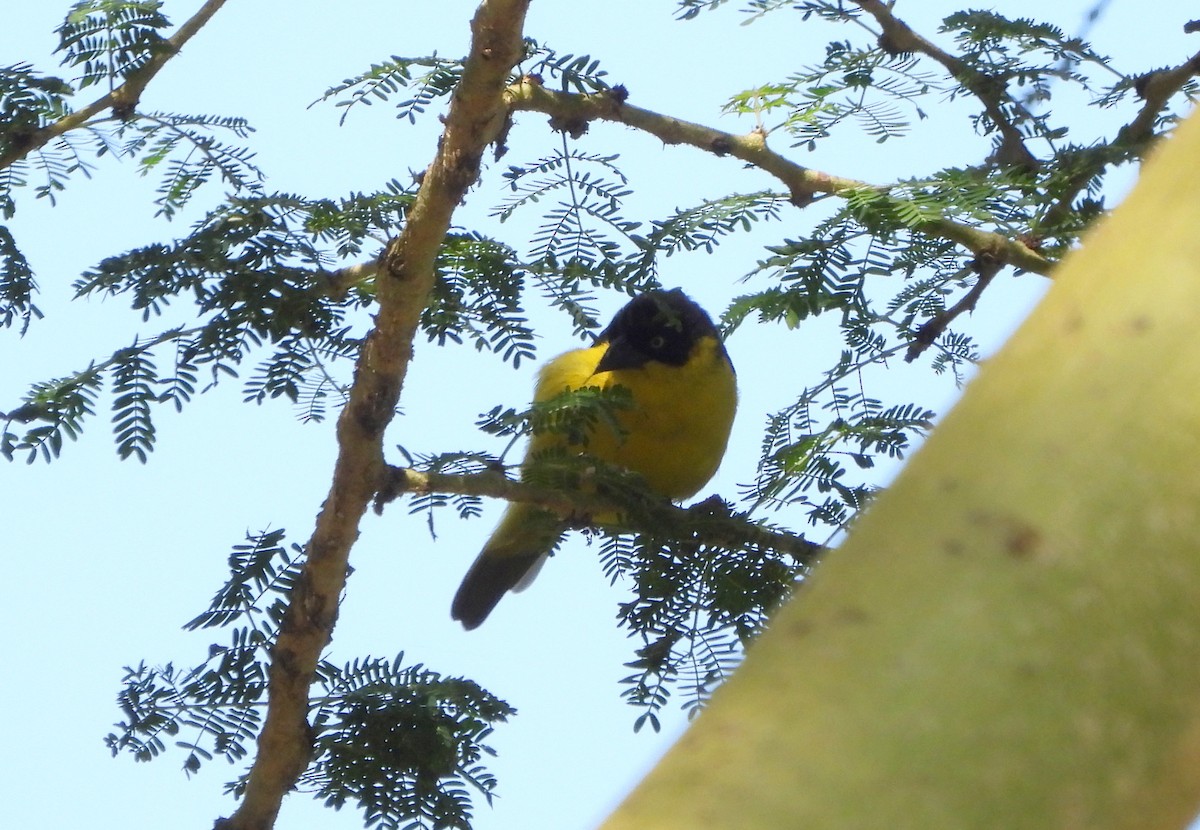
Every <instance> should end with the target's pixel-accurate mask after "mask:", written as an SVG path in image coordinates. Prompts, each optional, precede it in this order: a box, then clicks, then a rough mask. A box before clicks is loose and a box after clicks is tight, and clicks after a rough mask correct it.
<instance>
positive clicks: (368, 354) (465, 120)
mask: <svg viewBox="0 0 1200 830" xmlns="http://www.w3.org/2000/svg"><path fill="white" fill-rule="evenodd" d="M528 2H529V0H484V2H483V3H482V4H481V5H480V6H479V10H478V11H477V12H476V15H475V17H474V19H473V20H472V22H471V31H472V38H471V52H470V55H469V56H468V58H467V61H466V64H465V66H464V69H463V76H462V79H461V81H460V82H459V85H458V88H457V89H456V90H455V92H454V95H453V97H452V99H451V103H450V110H449V113H448V114H447V116H446V122H445V130H444V131H443V134H442V138H441V141H440V143H439V145H438V151H437V154H436V156H435V158H434V160H433V163H432V164H431V165H430V166H429V168H428V170H427V171H426V173H425V176H424V179H423V181H422V184H421V188H420V190H419V191H418V193H417V197H416V200H415V201H414V203H413V205H412V208H411V209H410V211H409V213H408V219H407V222H406V224H405V227H404V230H403V232H402V233H401V235H400V236H399V237H397V238H395V239H393V240H392V241H391V242H390V243H389V244H388V246H387V249H386V250H385V252H384V254H383V258H382V261H381V265H382V267H381V268H380V272H379V275H378V278H377V289H378V295H377V296H378V300H379V310H378V313H377V315H376V317H375V325H374V327H373V328H372V330H371V331H370V332H369V334H368V335H367V338H366V341H365V343H364V344H363V348H362V351H361V352H360V353H359V358H358V362H357V365H356V367H355V375H354V383H353V385H352V386H351V389H350V397H349V400H348V401H347V403H346V406H345V408H344V409H343V410H342V413H341V415H340V417H339V418H338V424H337V439H338V458H337V461H336V463H335V466H334V472H333V482H332V484H331V487H330V491H329V495H328V497H327V498H326V499H325V503H324V505H323V507H322V509H321V512H320V514H319V515H318V516H317V524H316V528H315V529H314V531H313V535H312V538H311V539H310V540H309V543H308V546H307V551H306V553H307V556H306V559H305V563H304V566H303V568H302V569H301V572H300V574H299V575H298V577H297V579H296V583H295V585H294V587H293V588H292V592H291V596H290V599H289V603H288V608H287V612H286V615H285V617H284V620H283V624H282V625H281V627H280V633H279V638H278V640H277V641H276V643H275V646H274V649H273V650H272V660H271V667H270V681H269V687H268V688H269V691H268V707H267V716H266V720H265V721H264V723H263V727H262V732H261V733H260V734H259V739H258V754H257V756H256V757H255V760H254V765H253V766H252V767H251V770H250V775H249V778H248V780H247V785H246V791H245V794H244V796H243V801H242V804H241V806H240V807H239V808H238V810H237V812H236V813H234V814H233V816H232V817H230V818H229V819H227V820H221V821H219V822H218V827H220V828H227V830H268V828H270V827H271V826H272V825H273V823H274V821H275V817H276V815H277V814H278V812H279V806H280V802H281V801H282V799H283V796H284V795H285V794H286V793H287V792H288V791H289V790H290V789H291V788H292V787H293V786H294V784H295V782H296V779H297V778H298V777H299V776H300V774H301V773H303V771H304V769H305V768H306V767H307V765H308V763H309V760H310V752H311V747H312V736H311V733H310V728H309V724H308V720H307V715H308V709H309V689H310V686H311V684H312V679H313V674H314V671H315V670H316V666H317V662H318V660H319V659H320V656H321V652H322V651H323V650H324V648H325V646H326V645H327V644H328V643H329V640H330V637H331V636H332V632H333V626H334V623H335V622H336V619H337V609H338V601H339V598H340V596H341V593H342V589H343V588H344V587H345V583H346V571H347V567H348V562H349V554H350V547H351V545H352V544H353V543H354V541H355V540H356V539H357V537H358V525H359V521H360V520H361V518H362V515H363V514H364V513H365V512H366V509H367V506H368V504H369V503H370V501H371V499H372V497H373V496H374V495H375V492H376V490H377V489H378V487H379V485H380V483H381V482H382V480H383V478H384V475H385V472H386V470H385V466H384V462H383V434H384V430H385V429H386V428H387V426H388V424H389V423H390V422H391V420H392V417H393V415H394V414H395V409H396V405H397V403H398V401H399V399H400V391H401V388H402V386H403V383H404V378H405V374H406V370H407V367H408V362H409V360H410V359H411V357H412V342H413V337H414V335H415V332H416V329H417V323H418V320H419V317H420V313H421V310H422V309H423V308H424V306H425V303H426V301H427V298H428V296H429V292H430V290H431V289H432V286H433V274H434V272H433V266H434V259H435V256H436V254H437V250H438V247H439V246H440V245H441V243H442V241H443V239H444V238H445V235H446V231H447V229H448V228H449V224H450V217H451V215H452V214H453V211H454V209H455V208H456V207H457V206H458V204H459V203H460V202H461V200H462V198H463V196H464V195H465V194H466V191H467V188H468V187H469V186H470V185H471V184H472V183H473V182H474V181H475V178H476V176H477V175H478V171H479V165H480V160H481V158H482V155H483V151H484V149H485V148H486V147H487V145H488V144H490V143H491V142H492V141H494V140H495V139H496V137H497V136H498V135H499V133H500V131H501V128H502V126H503V124H504V119H505V115H506V108H505V106H504V101H503V92H504V87H505V84H506V83H507V80H508V76H509V72H510V70H511V69H512V67H513V66H514V65H515V64H516V62H517V61H518V60H519V59H520V57H521V54H522V50H523V44H522V27H523V25H524V20H525V11H526V8H527V7H528Z"/></svg>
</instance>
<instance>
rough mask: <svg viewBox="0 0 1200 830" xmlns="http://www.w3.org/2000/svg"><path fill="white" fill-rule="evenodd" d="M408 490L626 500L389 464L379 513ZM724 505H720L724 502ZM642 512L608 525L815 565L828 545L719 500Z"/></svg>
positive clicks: (520, 498)
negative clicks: (764, 522)
mask: <svg viewBox="0 0 1200 830" xmlns="http://www.w3.org/2000/svg"><path fill="white" fill-rule="evenodd" d="M405 493H457V494H459V495H464V496H486V497H488V498H497V499H506V500H508V501H517V502H527V503H530V504H537V505H540V506H542V507H546V508H549V509H551V510H554V511H555V512H557V513H560V514H562V515H564V516H570V515H576V516H578V515H584V516H592V515H598V514H606V513H612V512H613V511H614V510H618V511H619V510H621V509H622V508H624V507H625V506H627V505H626V502H624V501H622V502H618V501H617V500H614V499H612V498H608V497H605V496H604V495H603V494H601V493H597V492H594V491H592V490H590V489H589V488H586V487H583V488H580V489H578V490H565V489H561V488H550V487H538V486H536V485H532V484H527V483H525V482H522V481H515V480H513V479H511V478H508V477H507V476H506V475H504V473H503V472H501V471H499V470H492V471H487V472H482V473H472V474H467V475H455V474H451V473H439V472H422V471H420V470H414V469H412V468H410V467H391V466H389V467H388V468H387V472H386V473H385V476H384V484H383V486H382V487H380V489H379V493H378V494H377V496H376V498H375V511H376V512H377V513H380V512H382V511H383V506H384V505H385V504H387V503H388V502H391V501H393V500H394V499H396V498H397V497H399V496H401V495H403V494H405ZM718 503H719V504H718ZM636 513H637V514H639V515H637V516H636V517H635V516H630V515H629V514H628V513H626V514H625V516H626V517H625V518H624V520H623V522H622V524H621V525H620V527H619V528H618V527H613V526H610V525H605V527H608V528H611V529H614V530H622V531H625V530H628V531H630V532H634V533H646V534H651V535H656V536H662V535H663V533H664V528H672V532H671V533H670V535H671V536H672V538H676V539H684V540H690V541H693V542H700V543H704V544H711V545H716V546H720V547H723V548H745V547H758V548H766V549H770V550H777V551H780V552H782V553H786V554H789V555H790V556H791V557H792V558H793V559H795V560H796V562H797V563H798V564H801V565H810V564H812V563H813V562H814V561H815V560H816V559H817V558H818V557H819V556H820V555H821V554H822V553H824V551H825V548H823V547H822V546H821V545H818V544H816V543H815V542H810V541H808V540H807V539H805V538H804V537H803V536H797V535H795V534H792V533H784V532H781V531H778V530H772V529H770V528H767V527H763V526H762V525H759V524H757V523H755V522H752V521H750V520H749V519H746V518H743V517H741V516H735V515H732V514H730V513H729V511H728V508H727V507H726V506H725V504H724V502H721V501H720V500H719V499H716V498H712V499H705V500H704V501H702V502H699V503H697V504H694V505H692V506H691V507H686V508H685V507H679V506H677V505H675V504H672V503H671V502H669V501H666V500H664V499H654V498H650V497H649V496H648V497H647V498H645V499H643V500H641V502H640V503H639V505H638V510H637V511H636Z"/></svg>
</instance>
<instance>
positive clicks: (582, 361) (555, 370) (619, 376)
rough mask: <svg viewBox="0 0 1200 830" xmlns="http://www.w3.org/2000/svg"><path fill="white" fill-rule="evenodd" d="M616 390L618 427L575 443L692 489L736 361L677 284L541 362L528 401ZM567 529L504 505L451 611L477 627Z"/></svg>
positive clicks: (704, 465)
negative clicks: (622, 405)
mask: <svg viewBox="0 0 1200 830" xmlns="http://www.w3.org/2000/svg"><path fill="white" fill-rule="evenodd" d="M613 386H621V387H624V388H625V389H627V390H628V391H629V393H630V396H631V397H632V407H631V408H630V409H625V410H621V411H619V412H618V413H617V420H618V422H619V423H620V426H621V430H620V432H619V433H618V431H616V430H613V429H612V427H611V426H608V425H604V424H601V425H598V426H596V427H595V428H594V429H593V431H592V432H591V433H590V434H589V435H588V442H587V445H586V447H581V449H582V450H584V451H586V453H587V454H588V455H590V456H592V457H594V458H598V459H600V460H602V461H605V462H608V463H610V464H614V465H616V466H619V467H623V468H625V469H627V470H632V471H633V472H636V473H639V474H640V475H641V476H642V477H643V478H644V479H645V480H646V483H647V485H649V487H650V488H651V489H652V490H654V491H655V492H657V493H659V494H661V495H663V496H666V497H667V498H669V499H672V500H675V501H678V500H680V499H685V498H687V497H689V496H692V495H694V494H695V493H696V492H697V491H698V490H699V489H700V488H701V487H703V486H704V485H705V484H706V483H707V482H708V480H709V479H710V478H712V477H713V474H714V473H716V471H717V467H718V466H719V465H720V463H721V458H722V456H723V455H724V454H725V445H726V443H727V442H728V441H729V430H730V428H731V427H732V426H733V416H734V412H735V411H736V409H737V380H736V378H735V375H734V371H733V363H732V362H731V361H730V360H729V355H728V353H727V352H726V351H725V346H724V345H723V344H722V343H721V339H720V336H719V334H718V332H717V329H716V326H714V325H713V322H712V320H711V319H710V318H709V316H708V314H707V313H705V311H704V309H702V308H700V306H698V305H696V303H694V302H692V300H691V299H689V298H688V297H687V295H685V294H684V293H683V292H682V291H681V290H679V289H675V290H673V291H649V292H647V293H645V294H642V295H640V296H638V297H635V298H634V299H633V300H631V301H630V302H629V303H628V304H627V305H626V306H625V307H624V308H622V309H621V310H620V311H618V312H617V314H616V316H615V317H613V320H612V322H611V323H609V325H608V328H606V329H605V330H604V331H603V332H601V334H600V337H599V338H598V339H597V340H596V343H595V345H594V346H591V347H590V348H586V349H574V350H572V351H569V352H566V353H565V354H562V355H559V356H558V357H556V358H554V359H553V360H551V361H550V362H549V363H547V364H546V365H545V366H544V367H542V370H541V372H540V373H539V375H538V381H537V387H536V389H535V391H534V396H533V398H534V400H535V401H545V400H548V399H549V398H552V397H554V396H555V395H558V394H560V393H562V392H564V391H566V390H574V389H582V388H584V387H599V388H602V389H604V388H609V387H613ZM563 444H564V439H563V438H562V437H561V436H559V435H553V434H549V433H541V434H537V435H534V436H533V438H532V439H531V441H530V444H529V450H528V454H527V456H526V457H527V458H532V457H533V456H534V455H535V454H536V453H538V452H540V451H543V450H546V449H550V448H553V447H561V446H563ZM566 528H567V525H566V522H565V521H564V517H563V516H560V515H558V514H556V513H553V512H551V511H549V510H546V509H545V508H542V507H537V506H535V505H531V504H519V503H511V504H509V506H508V509H507V510H506V511H505V513H504V517H503V518H502V519H501V520H500V524H499V526H497V528H496V530H495V531H494V532H493V533H492V536H491V538H490V539H488V541H487V544H486V545H484V547H483V551H482V552H481V553H480V554H479V556H478V557H477V558H476V559H475V562H474V564H472V565H471V568H470V570H468V571H467V575H466V576H465V577H464V578H463V581H462V585H460V586H459V589H458V593H457V594H455V596H454V603H453V604H452V606H451V611H450V613H451V616H452V617H453V618H454V619H456V620H459V621H460V622H462V624H463V626H464V627H465V628H467V629H472V628H475V627H477V626H478V625H479V624H480V623H482V622H483V621H484V620H485V619H486V618H487V615H488V614H490V613H491V611H492V609H493V608H495V607H496V603H498V602H499V601H500V599H501V598H502V597H503V596H504V594H505V593H506V592H508V591H510V590H521V589H522V588H524V587H525V586H526V585H527V584H528V583H529V582H530V581H531V580H532V579H533V577H534V576H535V575H536V574H537V570H538V566H539V565H540V564H541V562H542V560H543V559H544V557H546V556H547V555H548V554H549V552H550V550H551V549H552V548H553V547H554V545H555V543H556V542H557V541H558V539H559V537H560V536H562V534H563V532H564V531H565V530H566Z"/></svg>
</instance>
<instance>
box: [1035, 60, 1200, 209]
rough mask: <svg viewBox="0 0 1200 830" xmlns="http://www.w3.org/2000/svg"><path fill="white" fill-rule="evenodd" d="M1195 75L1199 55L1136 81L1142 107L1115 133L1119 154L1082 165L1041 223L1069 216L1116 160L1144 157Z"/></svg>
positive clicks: (1197, 68)
mask: <svg viewBox="0 0 1200 830" xmlns="http://www.w3.org/2000/svg"><path fill="white" fill-rule="evenodd" d="M1197 73H1200V52H1198V53H1196V54H1195V55H1192V57H1190V58H1188V59H1187V60H1186V61H1184V62H1183V63H1181V64H1179V65H1178V66H1175V67H1171V68H1169V69H1160V70H1158V71H1157V72H1151V73H1149V74H1147V75H1143V76H1142V77H1141V78H1139V79H1138V81H1137V83H1136V85H1135V87H1136V89H1137V92H1138V95H1140V96H1141V98H1142V101H1143V103H1142V108H1141V109H1140V110H1138V114H1137V115H1136V116H1134V117H1133V120H1131V121H1130V122H1129V123H1128V124H1126V125H1125V126H1124V127H1122V128H1121V129H1120V130H1118V131H1117V137H1116V139H1115V140H1114V141H1113V145H1116V146H1115V147H1114V149H1116V150H1118V151H1119V152H1117V153H1111V154H1098V155H1096V156H1094V161H1093V162H1092V163H1091V164H1087V165H1085V166H1084V167H1083V168H1082V169H1080V170H1079V171H1078V172H1076V173H1075V175H1074V176H1073V177H1072V178H1071V180H1070V182H1069V183H1068V185H1067V187H1066V189H1065V190H1064V191H1063V193H1062V195H1061V196H1059V197H1058V200H1057V201H1056V202H1055V203H1054V205H1053V206H1052V207H1051V208H1050V209H1049V210H1047V211H1046V215H1045V217H1044V218H1043V219H1042V223H1043V224H1045V225H1048V226H1050V227H1053V226H1054V225H1056V224H1058V222H1060V221H1061V220H1062V219H1063V218H1064V217H1065V216H1067V215H1068V214H1069V213H1071V211H1072V210H1073V208H1072V203H1073V202H1074V201H1075V197H1077V196H1078V195H1079V193H1080V191H1082V190H1083V189H1084V188H1085V187H1087V183H1088V182H1090V181H1091V180H1092V179H1093V178H1095V177H1096V176H1098V175H1099V174H1100V173H1101V172H1102V171H1103V170H1104V168H1106V167H1108V166H1109V165H1110V164H1112V163H1113V162H1114V161H1116V160H1118V158H1121V157H1128V156H1133V157H1137V158H1141V157H1142V156H1144V155H1145V153H1146V150H1147V148H1148V147H1149V146H1150V145H1151V144H1152V143H1153V142H1154V140H1155V139H1156V138H1158V133H1156V132H1154V127H1155V124H1156V123H1157V121H1158V118H1159V116H1160V114H1161V113H1162V111H1163V109H1164V108H1165V107H1166V105H1167V102H1168V101H1169V100H1171V98H1172V97H1174V96H1175V94H1176V93H1178V92H1179V91H1180V90H1181V89H1183V85H1184V84H1186V83H1187V82H1188V81H1189V80H1190V79H1191V78H1193V77H1194V76H1195V75H1196V74H1197ZM1110 146H1111V145H1110Z"/></svg>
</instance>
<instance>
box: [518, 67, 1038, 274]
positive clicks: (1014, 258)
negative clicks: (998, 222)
mask: <svg viewBox="0 0 1200 830" xmlns="http://www.w3.org/2000/svg"><path fill="white" fill-rule="evenodd" d="M507 96H508V101H509V105H510V106H511V107H512V109H513V110H529V111H534V112H542V113H546V114H547V115H549V116H550V125H551V126H552V127H554V128H555V129H559V130H564V131H566V132H568V133H572V134H576V135H578V134H581V133H582V132H583V131H584V130H585V129H586V128H587V124H588V123H589V122H591V121H597V120H600V121H613V122H616V123H619V124H625V125H628V126H630V127H634V128H636V129H639V130H642V131H644V132H647V133H650V134H651V135H654V136H657V137H658V138H659V139H661V140H662V141H663V142H665V143H667V144H689V145H691V146H693V147H698V148H699V149H701V150H706V151H708V152H710V153H713V154H715V155H717V156H732V157H734V158H736V159H739V160H741V161H744V162H747V163H748V164H751V165H753V166H755V167H758V168H759V169H761V170H763V171H765V172H767V173H770V174H771V175H772V176H774V177H775V178H777V179H779V180H780V181H781V182H783V184H784V186H785V187H787V188H788V191H789V192H790V193H791V195H792V201H793V202H795V203H796V204H797V205H800V206H803V205H804V204H806V203H808V202H809V201H811V199H812V197H813V195H814V194H816V193H832V194H839V193H844V192H846V191H848V190H858V189H862V188H870V187H875V185H870V184H868V183H866V182H862V181H859V180H857V179H848V178H844V177H841V176H834V175H831V174H829V173H823V172H821V171H818V170H813V169H811V168H808V167H805V166H803V165H800V164H796V163H795V162H794V161H790V160H789V159H786V158H784V157H783V156H781V155H779V154H778V153H776V152H774V151H773V150H771V149H770V148H769V147H768V146H767V142H766V137H765V136H764V135H763V133H762V132H760V131H755V132H752V133H749V134H748V135H734V134H733V133H727V132H722V131H721V130H714V129H713V128H711V127H705V126H703V125H701V124H694V123H692V122H690V121H683V120H680V119H678V118H672V117H671V116H669V115H662V114H660V113H657V112H652V111H650V110H646V109H642V108H641V107H635V106H633V105H632V104H629V103H626V101H625V94H624V90H623V89H622V88H620V87H615V88H614V89H612V90H609V91H606V92H600V93H594V94H591V95H581V94H577V93H570V92H555V91H553V90H549V89H546V88H545V87H544V86H542V85H541V83H539V82H538V80H537V79H536V78H533V77H529V76H526V77H524V78H521V79H520V80H519V81H518V82H517V83H515V84H513V85H512V86H510V87H509V88H508V92H507ZM918 230H919V231H920V232H922V233H926V234H929V235H931V236H937V237H941V238H943V239H949V240H952V241H954V242H957V243H959V244H960V245H963V246H965V247H967V248H969V249H970V250H971V252H972V253H974V254H975V255H976V256H986V257H990V258H994V259H996V260H997V261H999V262H1001V263H1003V264H1005V265H1011V266H1013V267H1015V268H1020V269H1023V270H1025V271H1032V272H1033V273H1036V274H1043V275H1047V274H1049V273H1050V271H1051V270H1052V269H1053V268H1054V263H1053V262H1052V261H1051V260H1048V259H1046V258H1045V257H1044V256H1042V255H1041V254H1039V253H1038V252H1037V251H1034V250H1033V249H1032V248H1030V247H1028V246H1027V245H1025V244H1024V243H1023V242H1020V241H1019V240H1014V239H1008V238H1007V237H1004V236H1001V235H1000V234H996V233H990V232H988V231H983V230H980V229H978V228H973V227H971V226H969V225H963V224H960V223H958V222H954V221H952V220H949V219H936V220H931V221H929V222H926V223H925V224H923V225H922V226H921V227H920V228H919V229H918Z"/></svg>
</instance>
